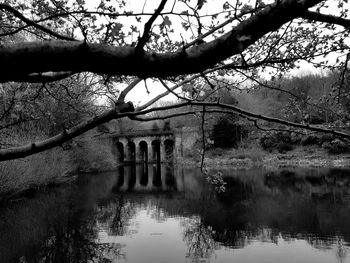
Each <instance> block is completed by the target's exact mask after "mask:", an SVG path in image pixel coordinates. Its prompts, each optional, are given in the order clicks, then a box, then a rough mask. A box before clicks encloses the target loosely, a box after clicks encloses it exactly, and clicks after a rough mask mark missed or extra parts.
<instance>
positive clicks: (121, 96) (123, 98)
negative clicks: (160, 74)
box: [117, 78, 142, 103]
mask: <svg viewBox="0 0 350 263" xmlns="http://www.w3.org/2000/svg"><path fill="white" fill-rule="evenodd" d="M141 80H142V79H140V78H137V79H135V80H134V81H133V82H131V83H130V84H129V85H128V86H127V87H126V88H125V89H124V90H123V91H122V92H121V93H120V95H119V98H118V100H117V103H124V100H125V97H126V95H127V94H128V93H129V92H130V91H131V90H132V89H133V88H134V87H135V86H136V85H137V84H139V83H140V81H141Z"/></svg>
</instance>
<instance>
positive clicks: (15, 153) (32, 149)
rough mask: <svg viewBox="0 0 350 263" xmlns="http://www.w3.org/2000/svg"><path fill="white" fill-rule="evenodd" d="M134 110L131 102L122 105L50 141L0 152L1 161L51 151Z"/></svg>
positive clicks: (65, 131)
mask: <svg viewBox="0 0 350 263" xmlns="http://www.w3.org/2000/svg"><path fill="white" fill-rule="evenodd" d="M133 110H134V106H133V105H132V103H130V102H129V103H124V104H120V105H118V106H117V107H116V108H114V109H112V110H109V111H105V112H104V113H102V114H101V115H99V116H97V117H95V118H92V119H89V120H87V121H84V122H82V123H80V124H78V125H77V126H75V127H73V128H71V129H69V130H64V131H63V132H61V133H60V134H58V135H56V136H53V137H51V138H49V139H46V140H43V141H40V142H36V143H31V144H28V145H25V146H20V147H13V148H9V149H4V150H0V161H5V160H11V159H17V158H22V157H26V156H29V155H32V154H35V153H38V152H42V151H45V150H48V149H51V148H53V147H56V146H60V145H62V143H64V142H66V141H68V140H70V139H72V138H74V137H77V136H78V135H80V134H83V133H84V132H86V131H88V130H91V129H93V128H95V127H97V126H98V125H100V124H102V123H105V122H108V121H110V120H112V119H115V118H118V117H119V115H121V116H123V115H122V113H123V112H129V111H133Z"/></svg>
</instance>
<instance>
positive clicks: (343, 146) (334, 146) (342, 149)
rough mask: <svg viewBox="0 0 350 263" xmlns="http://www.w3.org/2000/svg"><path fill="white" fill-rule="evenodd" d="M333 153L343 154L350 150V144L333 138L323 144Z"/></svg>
mask: <svg viewBox="0 0 350 263" xmlns="http://www.w3.org/2000/svg"><path fill="white" fill-rule="evenodd" d="M322 146H323V147H324V148H325V149H327V150H328V152H329V153H331V154H341V153H348V152H350V145H349V144H348V143H345V142H343V141H341V140H339V139H335V140H333V141H332V142H331V143H327V144H326V143H325V144H324V145H322Z"/></svg>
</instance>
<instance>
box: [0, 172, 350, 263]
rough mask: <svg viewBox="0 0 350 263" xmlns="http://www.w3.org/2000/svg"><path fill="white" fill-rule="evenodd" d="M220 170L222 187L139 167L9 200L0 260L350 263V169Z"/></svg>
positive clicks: (2, 210) (1, 216)
mask: <svg viewBox="0 0 350 263" xmlns="http://www.w3.org/2000/svg"><path fill="white" fill-rule="evenodd" d="M210 172H212V173H216V172H217V171H215V170H212V171H210ZM221 172H222V174H223V177H224V181H225V183H226V191H225V192H220V193H218V192H216V191H215V187H213V186H212V185H210V184H209V183H208V182H207V181H206V180H205V178H204V177H203V175H202V174H200V172H199V171H198V170H195V169H183V168H181V167H177V166H160V165H154V166H153V165H151V166H148V165H140V166H136V167H135V166H125V167H120V169H119V170H118V171H117V172H115V173H107V174H96V175H81V176H80V177H79V179H78V181H77V183H76V184H74V185H69V186H65V187H60V188H56V189H54V190H51V191H49V192H46V193H44V192H43V193H38V194H37V195H36V196H35V197H33V198H31V199H23V200H17V201H13V202H10V203H7V204H3V205H2V206H1V207H0V262H126V261H128V262H232V261H236V262H302V261H306V260H307V261H308V262H350V258H349V257H348V250H349V241H350V176H349V175H350V173H349V170H342V169H318V170H307V169H297V170H283V171H264V170H262V169H256V170H249V171H237V170H226V171H225V170H221Z"/></svg>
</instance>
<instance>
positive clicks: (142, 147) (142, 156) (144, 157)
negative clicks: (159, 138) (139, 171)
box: [137, 140, 148, 163]
mask: <svg viewBox="0 0 350 263" xmlns="http://www.w3.org/2000/svg"><path fill="white" fill-rule="evenodd" d="M138 153H139V154H138V158H137V159H138V161H139V162H142V163H147V162H148V144H147V142H146V141H144V140H142V141H140V142H139V149H138Z"/></svg>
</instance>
